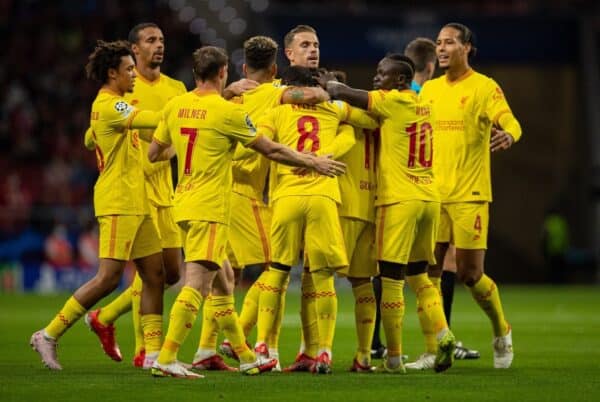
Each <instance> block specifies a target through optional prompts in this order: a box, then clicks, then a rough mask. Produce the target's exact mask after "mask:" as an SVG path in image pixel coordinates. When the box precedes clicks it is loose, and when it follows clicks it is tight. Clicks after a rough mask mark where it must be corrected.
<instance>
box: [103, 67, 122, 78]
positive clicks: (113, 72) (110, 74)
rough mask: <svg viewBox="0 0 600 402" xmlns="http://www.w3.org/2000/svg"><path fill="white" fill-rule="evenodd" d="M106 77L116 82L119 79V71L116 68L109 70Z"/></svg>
mask: <svg viewBox="0 0 600 402" xmlns="http://www.w3.org/2000/svg"><path fill="white" fill-rule="evenodd" d="M106 75H107V76H108V78H109V79H111V80H114V79H116V78H117V75H119V72H118V71H117V69H116V68H109V69H108V71H107V72H106Z"/></svg>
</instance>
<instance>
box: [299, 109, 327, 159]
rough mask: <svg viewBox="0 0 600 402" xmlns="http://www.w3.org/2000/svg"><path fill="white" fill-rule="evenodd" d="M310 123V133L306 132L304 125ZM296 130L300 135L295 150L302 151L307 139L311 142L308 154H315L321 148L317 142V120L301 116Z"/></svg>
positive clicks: (319, 142)
mask: <svg viewBox="0 0 600 402" xmlns="http://www.w3.org/2000/svg"><path fill="white" fill-rule="evenodd" d="M307 123H310V127H311V128H310V131H307V130H306V124H307ZM296 127H297V128H298V133H300V138H298V145H297V147H296V149H297V150H298V151H300V152H302V151H304V143H305V142H306V140H307V139H309V138H310V140H311V141H312V145H311V147H310V152H316V151H317V150H319V148H321V140H319V136H318V134H319V120H317V118H316V117H313V116H302V117H300V118H299V119H298V123H297V124H296Z"/></svg>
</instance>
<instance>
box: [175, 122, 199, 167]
mask: <svg viewBox="0 0 600 402" xmlns="http://www.w3.org/2000/svg"><path fill="white" fill-rule="evenodd" d="M179 132H180V133H181V135H187V136H189V138H188V144H187V149H186V150H185V163H184V165H183V174H184V175H186V176H189V175H191V174H192V154H193V153H194V143H195V142H196V136H197V135H198V129H197V128H189V127H181V129H180V131H179Z"/></svg>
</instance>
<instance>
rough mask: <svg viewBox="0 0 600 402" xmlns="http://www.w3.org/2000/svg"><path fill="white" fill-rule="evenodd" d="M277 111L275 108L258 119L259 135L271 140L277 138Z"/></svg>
mask: <svg viewBox="0 0 600 402" xmlns="http://www.w3.org/2000/svg"><path fill="white" fill-rule="evenodd" d="M277 110H278V108H273V109H271V110H269V111H268V112H267V113H265V114H264V115H262V117H260V118H259V119H258V121H257V122H256V127H257V130H258V135H261V136H265V137H267V138H269V139H271V140H272V139H274V138H275V135H276V134H277V128H276V127H277V125H276V124H275V118H276V113H277Z"/></svg>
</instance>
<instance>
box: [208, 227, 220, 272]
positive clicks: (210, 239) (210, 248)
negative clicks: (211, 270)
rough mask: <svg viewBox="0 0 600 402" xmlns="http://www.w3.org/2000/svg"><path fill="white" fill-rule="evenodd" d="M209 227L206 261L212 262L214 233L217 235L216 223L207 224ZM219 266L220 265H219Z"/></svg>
mask: <svg viewBox="0 0 600 402" xmlns="http://www.w3.org/2000/svg"><path fill="white" fill-rule="evenodd" d="M209 225H210V229H209V230H210V232H209V234H208V250H207V252H206V259H207V260H208V261H212V259H213V251H214V248H215V237H216V233H217V224H216V223H209ZM219 265H220V264H219Z"/></svg>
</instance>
